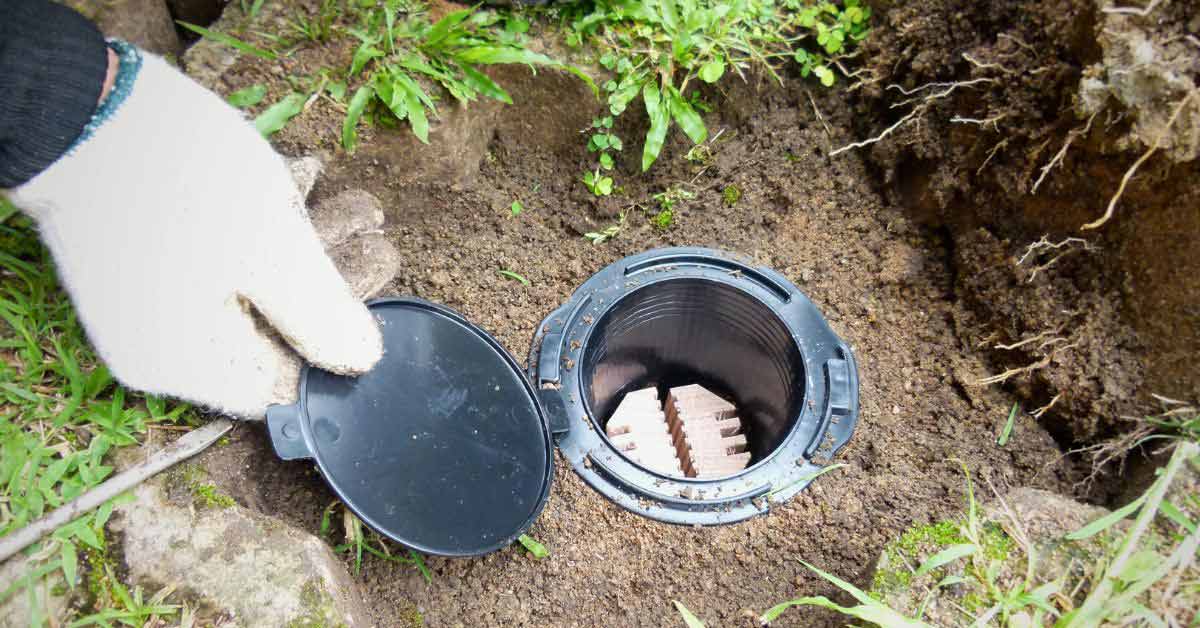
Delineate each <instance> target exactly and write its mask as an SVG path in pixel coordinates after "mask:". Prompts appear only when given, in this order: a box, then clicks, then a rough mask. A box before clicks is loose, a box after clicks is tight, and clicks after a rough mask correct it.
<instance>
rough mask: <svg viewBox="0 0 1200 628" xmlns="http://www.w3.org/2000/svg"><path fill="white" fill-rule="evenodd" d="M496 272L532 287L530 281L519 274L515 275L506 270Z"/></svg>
mask: <svg viewBox="0 0 1200 628" xmlns="http://www.w3.org/2000/svg"><path fill="white" fill-rule="evenodd" d="M496 272H498V273H500V274H501V275H503V276H505V277H508V278H509V279H515V280H517V281H519V282H521V283H523V284H525V285H526V286H530V285H532V284H530V283H529V280H528V279H526V278H524V277H522V276H521V275H518V274H517V273H514V272H513V271H511V270H505V269H503V268H501V269H500V270H498V271H496Z"/></svg>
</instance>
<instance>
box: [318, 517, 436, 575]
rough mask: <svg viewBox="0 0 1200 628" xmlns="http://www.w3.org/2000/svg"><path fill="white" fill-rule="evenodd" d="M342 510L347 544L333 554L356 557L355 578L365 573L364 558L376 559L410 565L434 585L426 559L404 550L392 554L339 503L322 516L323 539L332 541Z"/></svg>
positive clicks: (345, 542)
mask: <svg viewBox="0 0 1200 628" xmlns="http://www.w3.org/2000/svg"><path fill="white" fill-rule="evenodd" d="M339 510H340V511H341V524H342V535H343V537H344V539H345V541H344V542H343V543H341V544H339V545H335V546H334V548H333V551H335V552H337V553H339V554H350V555H351V556H353V557H354V575H356V576H357V575H358V574H359V572H360V571H361V570H362V565H363V558H364V556H368V557H372V556H373V557H375V558H377V559H379V560H384V561H387V562H392V563H399V564H401V565H409V566H411V567H412V568H413V569H416V570H417V571H418V572H420V574H421V576H422V577H424V578H425V582H427V583H428V582H432V581H433V575H432V574H431V573H430V572H429V568H427V567H426V566H425V559H424V557H422V556H421V555H420V554H418V553H417V552H414V551H412V550H409V549H402V548H401V550H400V551H402V552H403V555H402V554H400V553H396V554H393V553H392V552H393V550H394V549H396V548H395V547H394V546H393V545H392V544H391V543H390V542H389V541H387V540H385V539H383V538H382V537H380V536H379V534H378V533H376V532H375V531H373V530H371V529H369V528H367V527H366V526H365V525H363V522H362V520H361V519H359V518H358V516H357V515H355V514H354V513H353V512H351V511H350V509H349V508H346V507H345V505H343V504H342V503H341V502H339V501H334V502H333V503H331V504H329V506H327V507H326V508H325V512H324V513H323V514H322V515H321V527H320V529H319V530H318V532H319V533H320V534H321V536H323V537H326V538H329V537H331V536H332V535H333V525H334V524H333V521H334V519H335V513H336V512H337V511H339Z"/></svg>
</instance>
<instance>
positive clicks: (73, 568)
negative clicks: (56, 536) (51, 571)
mask: <svg viewBox="0 0 1200 628" xmlns="http://www.w3.org/2000/svg"><path fill="white" fill-rule="evenodd" d="M62 570H63V577H64V578H66V580H67V586H68V587H71V588H72V589H74V588H75V579H76V576H77V574H78V573H79V555H78V553H77V552H76V551H75V544H74V543H72V542H70V541H62Z"/></svg>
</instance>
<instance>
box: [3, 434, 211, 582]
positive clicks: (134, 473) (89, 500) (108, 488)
mask: <svg viewBox="0 0 1200 628" xmlns="http://www.w3.org/2000/svg"><path fill="white" fill-rule="evenodd" d="M230 429H233V423H231V422H230V421H229V420H227V419H219V420H217V421H213V422H212V423H209V424H208V425H205V426H204V427H201V428H199V429H196V430H192V431H191V432H189V433H187V434H184V435H183V436H181V437H180V438H179V440H177V441H175V442H174V443H171V444H170V445H168V446H167V447H164V448H163V449H162V450H160V451H157V452H155V453H154V454H153V455H151V456H150V457H149V458H147V459H145V460H143V461H141V462H139V463H137V464H135V465H133V466H132V467H130V468H128V469H126V470H125V471H122V472H121V473H118V474H117V475H115V476H113V477H112V478H110V479H109V480H107V481H106V482H104V483H103V484H101V485H100V486H97V487H96V488H94V489H92V490H90V491H88V492H86V493H84V494H83V495H80V496H79V497H76V498H75V499H73V500H71V501H70V502H68V503H66V504H64V505H62V506H59V507H58V508H56V509H55V510H54V511H53V512H51V513H50V514H48V515H46V516H44V517H42V518H41V519H38V520H37V521H34V522H32V523H30V524H29V525H27V526H25V527H24V528H21V529H20V530H17V531H16V532H14V533H13V534H10V535H8V536H6V537H4V538H3V539H0V563H2V562H4V561H5V560H8V558H9V557H11V556H13V555H14V554H16V553H17V552H19V551H21V550H23V549H25V548H26V547H29V546H30V545H32V544H33V543H36V542H37V541H38V540H39V539H41V538H42V537H43V536H46V535H47V534H50V533H51V532H53V531H55V530H57V529H58V528H59V527H61V526H63V525H64V524H66V523H69V522H70V521H71V520H73V519H75V518H76V517H79V516H80V515H83V514H84V513H86V512H88V511H90V510H91V509H93V508H96V507H97V506H100V505H101V504H103V503H104V502H106V501H108V500H110V499H112V498H114V497H116V496H117V495H120V494H121V493H124V492H125V491H127V490H129V489H131V488H133V487H135V486H137V485H138V484H141V483H142V482H144V481H146V480H147V479H149V478H151V477H153V476H154V475H155V474H157V473H158V472H160V471H162V470H164V469H167V468H170V467H171V466H173V465H175V464H178V463H179V462H182V461H183V460H186V459H188V458H191V457H192V456H194V455H196V454H198V453H200V452H201V451H204V450H205V449H206V448H208V446H209V445H212V444H213V443H215V442H216V441H217V439H218V438H220V437H221V436H222V435H223V434H225V432H228V431H229V430H230Z"/></svg>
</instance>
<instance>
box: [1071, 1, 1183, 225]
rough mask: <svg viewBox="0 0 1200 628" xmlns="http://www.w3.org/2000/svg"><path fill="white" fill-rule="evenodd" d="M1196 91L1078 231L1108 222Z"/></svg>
mask: <svg viewBox="0 0 1200 628" xmlns="http://www.w3.org/2000/svg"><path fill="white" fill-rule="evenodd" d="M1150 4H1151V5H1153V4H1155V2H1151V3H1150ZM1197 93H1200V90H1192V91H1191V92H1188V95H1187V96H1184V97H1183V98H1182V99H1180V101H1179V104H1178V105H1176V106H1175V111H1173V112H1171V117H1170V118H1168V119H1167V125H1166V127H1164V128H1163V132H1162V134H1160V135H1159V136H1158V138H1157V139H1155V140H1154V143H1153V144H1151V145H1150V148H1148V149H1146V152H1145V153H1142V156H1141V157H1138V160H1137V161H1135V162H1133V165H1132V166H1130V167H1129V170H1126V171H1125V176H1123V177H1121V185H1120V186H1119V187H1118V188H1117V192H1116V194H1113V196H1112V198H1111V199H1109V201H1108V209H1106V210H1105V211H1104V215H1103V216H1101V217H1100V218H1099V219H1097V220H1095V221H1093V222H1089V223H1087V224H1086V225H1083V226H1082V227H1080V228H1079V229H1080V231H1087V230H1088V229H1096V228H1098V227H1102V226H1103V225H1104V223H1106V222H1108V219H1109V218H1112V215H1113V210H1115V209H1116V207H1117V201H1119V200H1121V195H1122V194H1124V193H1125V186H1126V185H1129V180H1130V179H1132V178H1133V175H1134V173H1135V172H1137V169H1138V168H1140V167H1141V165H1142V164H1143V163H1145V162H1146V160H1147V159H1150V156H1151V155H1153V154H1154V152H1155V151H1157V150H1158V148H1159V147H1160V146H1162V142H1163V140H1165V139H1167V136H1168V135H1170V132H1171V127H1173V126H1175V120H1177V119H1178V118H1179V114H1181V113H1183V108H1184V107H1185V106H1186V105H1187V104H1188V103H1189V102H1191V100H1192V98H1194V97H1195V96H1196V94H1197Z"/></svg>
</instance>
